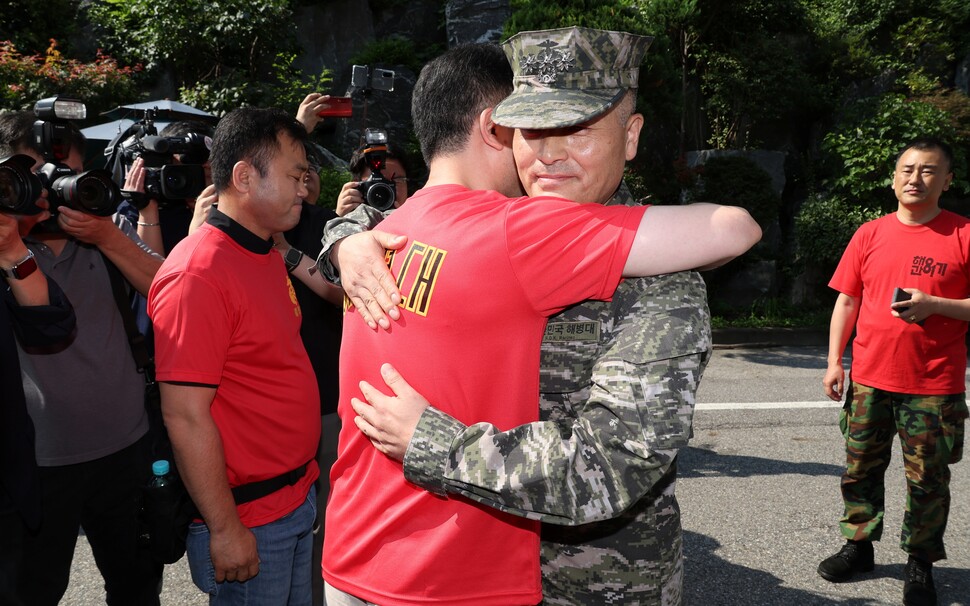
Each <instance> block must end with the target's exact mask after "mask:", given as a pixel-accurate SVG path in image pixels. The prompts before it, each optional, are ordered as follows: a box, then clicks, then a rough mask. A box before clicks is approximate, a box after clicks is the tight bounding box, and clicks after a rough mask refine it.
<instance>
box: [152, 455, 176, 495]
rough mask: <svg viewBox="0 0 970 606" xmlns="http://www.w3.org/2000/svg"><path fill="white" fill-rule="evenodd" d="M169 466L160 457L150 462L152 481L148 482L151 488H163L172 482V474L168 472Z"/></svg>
mask: <svg viewBox="0 0 970 606" xmlns="http://www.w3.org/2000/svg"><path fill="white" fill-rule="evenodd" d="M170 470H171V466H169V464H168V461H166V460H165V459H161V460H159V461H155V462H154V463H152V474H153V475H152V481H151V483H150V484H149V486H150V487H152V488H164V487H166V486H168V485H170V484H171V483H172V476H171V475H170V474H169V471H170Z"/></svg>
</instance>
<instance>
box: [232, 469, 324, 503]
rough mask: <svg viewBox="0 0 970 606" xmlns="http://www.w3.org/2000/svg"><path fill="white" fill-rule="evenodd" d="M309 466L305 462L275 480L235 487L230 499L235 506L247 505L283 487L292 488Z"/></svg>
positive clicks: (270, 479)
mask: <svg viewBox="0 0 970 606" xmlns="http://www.w3.org/2000/svg"><path fill="white" fill-rule="evenodd" d="M309 464H310V462H309V461H307V462H306V463H304V464H303V465H300V466H299V467H297V468H296V469H294V470H292V471H287V472H286V473H284V474H280V475H278V476H276V477H275V478H269V479H267V480H260V481H258V482H250V483H249V484H243V485H242V486H236V487H235V488H233V489H232V498H233V500H234V501H235V502H236V505H242V504H243V503H249V502H250V501H255V500H256V499H261V498H263V497H265V496H266V495H270V494H273V493H274V492H276V491H277V490H279V489H281V488H283V487H284V486H293V485H294V484H296V483H297V482H299V481H300V478H302V477H303V476H304V475H305V474H306V468H307V465H309Z"/></svg>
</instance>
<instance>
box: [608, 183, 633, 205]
mask: <svg viewBox="0 0 970 606" xmlns="http://www.w3.org/2000/svg"><path fill="white" fill-rule="evenodd" d="M606 206H640V203H639V202H637V200H636V199H635V198H634V197H633V194H631V193H630V189H629V188H628V187H627V186H626V181H620V186H619V187H618V188H617V189H616V193H615V194H613V197H612V198H610V201H609V202H607V203H606Z"/></svg>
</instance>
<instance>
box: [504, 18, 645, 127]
mask: <svg viewBox="0 0 970 606" xmlns="http://www.w3.org/2000/svg"><path fill="white" fill-rule="evenodd" d="M651 42H653V38H651V37H648V36H637V35H634V34H628V33H626V32H611V31H608V30H602V29H590V28H586V27H567V28H563V29H547V30H540V31H534V32H520V33H518V34H516V35H514V36H512V37H511V38H509V39H508V40H506V42H505V44H503V47H504V49H505V54H506V55H508V57H509V62H510V63H511V64H512V71H513V73H514V75H515V78H514V82H513V86H514V88H513V90H512V94H511V95H509V96H508V98H506V99H505V100H504V101H502V102H501V103H499V104H498V105H497V106H496V107H495V112H494V114H493V119H494V120H495V122H496V123H497V124H501V125H502V126H509V127H514V128H563V127H567V126H573V125H574V124H581V123H583V122H586V121H587V120H591V119H593V118H595V117H596V116H598V115H600V114H602V113H603V112H605V111H607V110H609V109H610V108H611V107H613V105H614V104H616V103H617V102H618V101H619V100H620V99H621V98H622V96H623V93H625V92H626V90H627V89H630V88H636V86H637V78H638V76H639V73H640V62H641V61H642V60H643V56H644V55H645V54H646V52H647V48H648V47H649V46H650V43H651Z"/></svg>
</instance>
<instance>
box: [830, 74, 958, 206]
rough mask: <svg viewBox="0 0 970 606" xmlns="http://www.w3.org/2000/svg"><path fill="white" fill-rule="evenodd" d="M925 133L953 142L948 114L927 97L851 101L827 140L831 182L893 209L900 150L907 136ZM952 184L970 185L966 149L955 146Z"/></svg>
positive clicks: (856, 199) (865, 202)
mask: <svg viewBox="0 0 970 606" xmlns="http://www.w3.org/2000/svg"><path fill="white" fill-rule="evenodd" d="M924 135H929V136H936V137H940V138H942V139H944V140H947V141H950V142H953V141H954V140H955V139H956V132H955V129H954V127H953V123H952V122H951V119H950V116H949V115H948V114H947V113H946V112H945V111H943V110H941V109H938V108H936V107H934V106H932V105H930V104H928V103H924V102H921V101H914V100H910V99H907V98H906V97H904V96H902V95H899V94H892V93H890V94H886V95H882V96H880V97H872V98H866V99H863V100H861V101H858V102H856V103H855V104H853V105H851V106H850V107H849V109H848V111H847V112H846V115H845V117H844V118H843V119H842V121H841V122H840V123H839V124H837V125H836V127H835V128H834V129H833V130H832V131H831V132H829V133H828V134H827V135H826V136H825V139H824V141H823V150H824V151H825V152H827V153H828V154H829V161H830V162H832V164H833V165H834V166H833V177H831V178H830V179H829V180H828V183H827V184H828V185H829V187H830V188H831V189H832V191H833V192H834V193H835V194H837V195H842V196H844V197H845V198H846V199H848V200H850V201H852V202H853V203H854V204H855V205H857V206H860V207H862V208H865V209H881V210H883V211H890V210H892V209H894V208H895V207H896V198H895V196H894V195H893V192H892V190H891V189H890V185H891V182H892V171H893V168H894V162H895V157H896V154H897V152H898V151H899V150H900V148H902V146H903V145H905V144H906V143H908V142H909V141H911V140H913V139H915V138H917V137H920V136H924ZM954 154H955V156H956V158H955V159H954V167H953V169H954V174H955V176H956V177H957V178H955V180H954V182H953V188H954V189H956V190H959V191H962V192H964V193H966V192H968V191H970V188H968V183H967V176H966V175H967V173H966V154H965V153H964V150H963V147H962V146H955V149H954Z"/></svg>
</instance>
